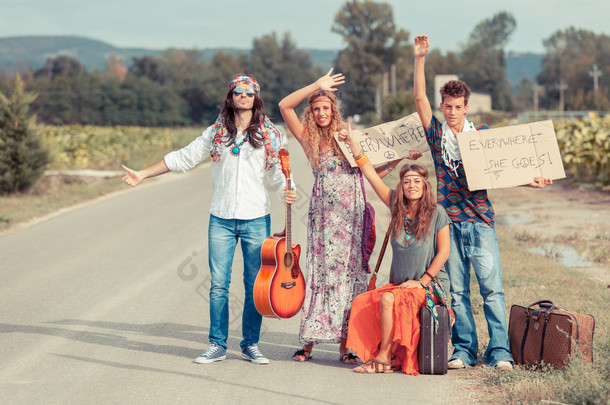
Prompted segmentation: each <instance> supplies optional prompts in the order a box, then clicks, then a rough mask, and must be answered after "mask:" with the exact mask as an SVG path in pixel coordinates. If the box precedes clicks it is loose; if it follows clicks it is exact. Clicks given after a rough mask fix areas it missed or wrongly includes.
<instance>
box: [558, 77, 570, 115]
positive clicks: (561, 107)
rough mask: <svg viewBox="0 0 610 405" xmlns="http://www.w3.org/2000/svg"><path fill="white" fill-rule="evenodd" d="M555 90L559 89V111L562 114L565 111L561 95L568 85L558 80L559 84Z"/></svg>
mask: <svg viewBox="0 0 610 405" xmlns="http://www.w3.org/2000/svg"><path fill="white" fill-rule="evenodd" d="M557 88H558V89H559V111H562V112H563V111H564V109H565V103H564V96H563V93H564V91H565V89H567V88H568V85H567V84H566V82H564V81H563V79H561V80H559V84H558V85H557Z"/></svg>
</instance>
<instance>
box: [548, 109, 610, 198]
mask: <svg viewBox="0 0 610 405" xmlns="http://www.w3.org/2000/svg"><path fill="white" fill-rule="evenodd" d="M555 132H556V133H557V141H558V142H559V149H560V150H561V157H562V159H563V163H564V166H565V169H566V173H567V174H568V175H570V176H573V177H575V178H578V179H579V180H581V181H582V180H584V181H590V182H593V183H597V184H598V185H601V186H605V185H608V184H610V115H606V116H605V117H600V116H598V115H596V114H590V115H589V117H588V118H585V119H577V120H573V121H567V120H564V121H559V122H557V123H555Z"/></svg>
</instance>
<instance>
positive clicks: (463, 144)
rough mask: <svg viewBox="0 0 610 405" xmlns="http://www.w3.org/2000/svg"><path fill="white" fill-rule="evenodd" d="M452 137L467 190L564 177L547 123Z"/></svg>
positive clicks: (486, 130) (553, 137)
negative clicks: (454, 139)
mask: <svg viewBox="0 0 610 405" xmlns="http://www.w3.org/2000/svg"><path fill="white" fill-rule="evenodd" d="M456 137H457V140H458V145H459V147H460V153H461V155H462V163H463V164H464V171H465V172H466V179H467V180H468V188H469V189H470V190H483V189H491V188H506V187H515V186H520V185H523V184H529V183H531V182H532V181H533V180H534V177H547V178H550V179H553V180H554V179H562V178H564V177H566V175H565V171H564V169H563V163H562V161H561V154H560V153H559V146H558V145H557V137H556V135H555V129H554V128H553V121H551V120H547V121H540V122H534V123H531V124H523V125H513V126H509V127H503V128H496V129H484V130H481V131H472V132H462V133H459V134H458V135H456Z"/></svg>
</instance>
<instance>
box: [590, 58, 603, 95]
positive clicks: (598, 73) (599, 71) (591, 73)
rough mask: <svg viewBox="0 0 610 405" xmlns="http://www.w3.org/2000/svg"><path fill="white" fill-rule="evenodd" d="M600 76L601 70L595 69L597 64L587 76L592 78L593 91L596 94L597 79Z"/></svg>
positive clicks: (595, 64)
mask: <svg viewBox="0 0 610 405" xmlns="http://www.w3.org/2000/svg"><path fill="white" fill-rule="evenodd" d="M601 75H602V72H601V70H599V68H598V67H597V63H594V64H593V70H592V71H590V72H589V76H591V77H593V91H595V92H596V93H597V91H598V90H599V77H600V76H601Z"/></svg>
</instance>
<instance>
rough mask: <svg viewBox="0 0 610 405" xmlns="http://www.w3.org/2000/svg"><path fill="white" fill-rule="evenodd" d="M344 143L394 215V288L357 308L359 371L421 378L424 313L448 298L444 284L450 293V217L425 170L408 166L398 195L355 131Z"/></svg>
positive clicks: (361, 300)
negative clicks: (447, 269) (421, 315)
mask: <svg viewBox="0 0 610 405" xmlns="http://www.w3.org/2000/svg"><path fill="white" fill-rule="evenodd" d="M339 139H340V140H341V141H344V142H346V143H347V145H348V146H349V147H350V149H351V151H352V153H353V155H354V159H355V160H356V163H357V164H358V166H359V167H360V170H362V173H363V174H364V176H365V177H366V179H367V180H368V181H369V183H370V184H371V186H372V187H373V190H375V193H377V195H378V196H379V198H381V200H382V201H383V202H384V203H385V205H387V206H388V207H389V208H390V211H391V213H392V218H391V221H390V227H389V229H390V232H391V239H390V240H391V241H392V266H391V270H390V283H389V284H386V285H384V286H383V287H380V288H377V289H375V290H372V291H369V292H367V293H364V294H361V295H359V296H358V297H356V298H355V299H354V301H353V303H352V312H351V317H350V321H349V329H348V336H347V347H348V348H350V349H352V350H353V351H355V352H356V354H357V355H358V357H359V358H360V359H361V360H362V361H364V364H362V365H360V366H358V367H356V368H354V371H355V372H357V373H387V372H392V371H393V370H394V369H401V370H402V371H403V372H405V373H407V374H411V375H419V367H418V352H417V349H418V344H419V332H420V322H419V309H420V308H421V307H422V306H424V305H428V306H431V307H433V306H434V302H433V301H436V303H440V302H441V299H444V293H443V292H442V290H441V289H440V288H439V286H438V283H439V282H440V284H442V287H443V288H444V289H445V291H448V290H449V277H448V276H447V273H446V272H445V269H444V267H443V265H444V264H445V262H446V261H447V258H448V257H449V245H450V240H449V218H448V216H447V214H446V213H445V210H444V209H443V208H442V207H441V206H438V205H437V204H436V198H434V195H433V194H432V187H431V186H430V183H429V182H428V171H427V170H426V169H425V168H423V167H422V166H419V165H415V164H406V165H404V166H403V167H402V169H401V170H400V181H399V183H398V185H397V186H396V189H395V190H392V189H390V188H389V187H388V186H386V185H385V184H384V183H383V181H382V180H381V178H380V177H379V176H378V175H377V172H376V171H375V168H374V167H373V165H372V164H371V163H370V162H369V160H368V157H367V156H366V155H365V154H364V153H363V151H362V148H361V147H360V145H359V144H358V143H356V142H355V141H354V140H353V138H352V137H351V129H348V131H342V133H341V134H339ZM414 153H416V154H419V152H414ZM439 295H441V297H439ZM433 313H434V314H436V311H433Z"/></svg>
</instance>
